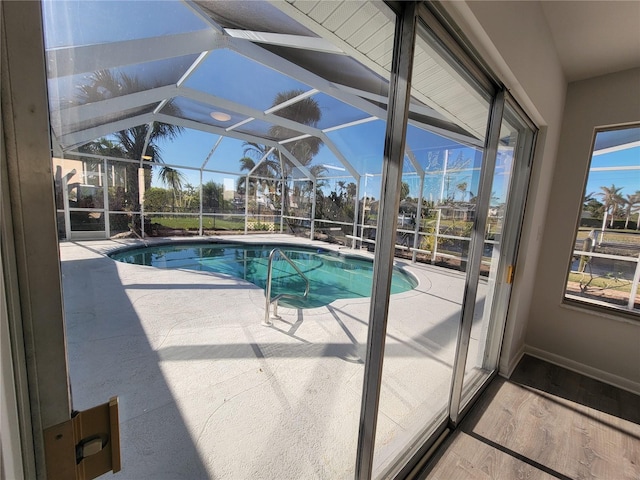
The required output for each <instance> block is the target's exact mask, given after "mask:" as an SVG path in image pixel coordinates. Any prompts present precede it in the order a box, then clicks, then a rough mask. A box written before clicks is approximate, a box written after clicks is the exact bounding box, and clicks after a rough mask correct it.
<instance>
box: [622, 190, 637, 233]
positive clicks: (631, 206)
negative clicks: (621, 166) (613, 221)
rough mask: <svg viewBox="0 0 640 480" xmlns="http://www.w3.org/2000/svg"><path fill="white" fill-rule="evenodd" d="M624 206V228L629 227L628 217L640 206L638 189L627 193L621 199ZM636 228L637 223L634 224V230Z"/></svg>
mask: <svg viewBox="0 0 640 480" xmlns="http://www.w3.org/2000/svg"><path fill="white" fill-rule="evenodd" d="M623 202H624V206H625V213H626V219H625V222H624V229H625V230H626V229H627V228H628V227H629V218H631V214H632V213H635V212H636V211H638V207H639V206H640V190H636V193H634V194H632V195H627V196H626V198H625V199H624V200H623ZM637 229H638V225H637V224H636V230H637Z"/></svg>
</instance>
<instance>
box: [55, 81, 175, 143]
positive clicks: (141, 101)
mask: <svg viewBox="0 0 640 480" xmlns="http://www.w3.org/2000/svg"><path fill="white" fill-rule="evenodd" d="M177 94H178V89H177V88H176V86H175V85H167V86H165V87H158V88H153V89H151V90H145V91H142V92H137V93H131V94H129V95H122V96H120V97H114V98H109V99H106V100H101V101H99V102H93V103H87V104H84V105H78V106H75V107H69V108H65V109H62V110H57V111H55V112H52V113H51V115H52V118H54V119H55V118H56V117H57V118H58V119H59V120H60V121H61V122H62V125H65V124H70V123H71V124H73V123H78V124H81V123H83V122H87V121H90V120H93V119H96V118H100V117H105V116H108V115H114V114H117V113H120V112H123V111H125V110H129V109H132V108H137V107H143V106H145V105H152V104H154V103H160V102H162V101H163V100H168V99H171V98H173V97H175V96H176V95H177ZM54 121H55V120H54ZM60 128H61V126H60V125H58V126H57V128H55V130H57V131H58V132H60V134H61V135H67V134H69V133H71V132H68V131H60Z"/></svg>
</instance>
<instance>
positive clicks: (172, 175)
mask: <svg viewBox="0 0 640 480" xmlns="http://www.w3.org/2000/svg"><path fill="white" fill-rule="evenodd" d="M159 177H160V181H161V182H162V183H164V185H165V186H167V187H168V188H169V189H170V190H171V191H172V193H173V195H172V197H171V211H172V212H173V211H175V207H176V201H177V200H179V197H180V195H181V194H182V185H183V183H184V181H185V177H184V175H183V174H182V173H181V172H179V171H178V170H176V169H174V168H171V167H162V169H161V170H160V174H159ZM178 204H179V202H178Z"/></svg>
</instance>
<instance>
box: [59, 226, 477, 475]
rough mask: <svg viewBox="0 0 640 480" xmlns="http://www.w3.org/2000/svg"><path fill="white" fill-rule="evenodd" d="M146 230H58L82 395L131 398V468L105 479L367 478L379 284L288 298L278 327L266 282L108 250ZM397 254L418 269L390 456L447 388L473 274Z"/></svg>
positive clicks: (256, 238)
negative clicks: (363, 424) (366, 382)
mask: <svg viewBox="0 0 640 480" xmlns="http://www.w3.org/2000/svg"><path fill="white" fill-rule="evenodd" d="M163 240H166V239H163ZM185 240H187V239H179V240H177V239H176V240H175V241H185ZM192 240H193V239H192ZM212 240H215V241H223V240H229V241H238V240H241V241H245V242H251V243H262V242H274V243H295V244H304V245H315V246H322V247H323V248H327V249H336V250H337V249H340V250H345V251H346V253H349V254H354V253H356V254H362V255H363V256H369V257H371V255H370V254H367V253H364V252H360V251H356V250H351V249H345V248H344V247H340V248H339V247H338V246H336V245H328V244H325V243H322V242H311V241H309V240H304V239H300V238H295V237H291V236H287V235H251V236H240V237H239V236H228V237H225V236H216V237H212ZM149 243H150V244H153V243H154V241H149ZM138 244H142V242H140V241H136V240H102V241H82V242H63V243H61V244H60V253H61V265H62V275H63V292H64V304H65V315H66V326H67V344H68V357H69V372H70V377H71V386H72V393H73V408H74V409H76V410H84V409H87V408H90V407H92V406H94V405H97V404H99V403H103V402H105V401H107V400H108V399H109V397H111V396H114V395H117V396H118V397H119V400H120V422H121V447H122V465H123V469H122V471H121V472H120V473H118V474H116V475H115V476H112V475H111V474H107V475H106V476H105V478H114V479H135V480H141V479H182V478H184V479H207V478H216V479H217V478H220V479H224V478H227V479H242V478H251V479H259V478H264V479H275V478H278V479H285V478H305V479H308V478H327V479H337V478H353V470H354V464H355V452H356V444H357V433H358V421H359V414H360V398H361V389H362V375H363V371H364V363H363V360H362V359H363V358H365V350H366V340H367V324H368V315H369V303H370V299H368V298H366V299H350V300H338V301H335V302H333V303H332V304H330V305H328V306H326V307H319V308H314V309H305V310H298V309H288V308H284V307H282V306H281V307H280V308H279V313H280V315H281V317H282V319H281V320H275V321H274V324H273V325H272V326H270V327H265V326H263V325H262V324H261V322H262V320H263V319H264V303H265V300H264V292H263V290H262V289H260V288H258V287H256V286H254V285H253V284H250V283H247V282H244V281H242V280H240V279H237V278H232V277H229V276H225V275H217V274H212V273H203V272H194V271H186V270H162V269H158V268H154V267H146V266H139V265H130V264H124V263H120V262H115V261H113V260H111V259H110V258H109V257H107V256H106V255H105V253H106V252H109V251H112V250H114V249H116V248H119V247H124V246H129V245H138ZM397 263H398V264H400V265H402V266H404V267H405V268H406V269H407V270H408V271H410V272H411V273H413V274H414V275H415V276H416V278H417V279H418V280H419V282H420V283H419V285H418V287H417V288H416V289H414V290H411V291H409V292H404V293H401V294H396V295H393V296H392V298H391V307H390V313H389V322H388V331H387V346H386V354H385V355H386V356H385V365H384V374H383V389H382V393H381V400H380V417H379V421H378V434H377V439H376V459H375V463H376V464H380V463H385V461H386V459H387V457H389V456H393V455H395V453H396V451H397V448H399V447H398V446H399V445H402V444H405V443H407V442H408V441H409V440H410V439H411V438H412V437H413V436H414V435H415V434H416V433H417V431H418V427H420V426H425V427H426V426H427V423H428V422H429V421H430V419H431V418H432V416H433V415H435V414H437V413H438V412H440V411H441V410H442V409H443V408H444V407H445V404H446V402H447V401H448V396H449V388H450V375H451V369H452V363H453V356H454V351H455V339H456V335H457V328H458V321H459V320H458V316H459V309H460V303H461V300H462V288H463V287H464V275H463V274H462V273H461V272H456V271H452V270H447V269H443V268H439V267H434V266H431V265H422V264H417V265H412V264H410V263H409V262H406V263H405V262H403V261H399V262H397ZM480 310H481V308H480ZM479 335H480V334H479V332H475V333H472V337H474V338H475V339H476V340H475V341H473V340H472V351H471V352H470V354H469V355H470V357H472V356H473V355H476V351H477V343H478V342H477V337H478V336H479Z"/></svg>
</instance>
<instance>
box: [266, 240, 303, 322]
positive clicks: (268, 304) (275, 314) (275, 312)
mask: <svg viewBox="0 0 640 480" xmlns="http://www.w3.org/2000/svg"><path fill="white" fill-rule="evenodd" d="M276 254H278V255H279V256H280V257H281V258H283V259H284V260H286V261H287V262H289V265H291V266H292V267H293V268H294V270H295V271H296V272H297V273H298V275H300V276H301V277H302V278H303V279H304V281H305V283H306V287H305V289H304V294H303V295H302V296H300V295H294V294H291V293H281V294H279V295H276V296H275V297H273V298H271V277H272V274H273V259H274V258H275V256H276ZM308 295H309V279H308V278H307V277H306V275H305V274H304V273H302V271H301V270H300V269H299V268H298V266H297V265H296V264H295V263H293V262H292V261H291V259H290V258H289V257H287V256H286V255H285V254H284V252H283V251H282V250H280V249H279V248H274V249H273V250H271V253H270V254H269V263H268V265H267V285H266V286H265V289H264V296H265V301H266V304H265V309H264V322H262V324H263V325H271V318H280V317H279V316H278V300H280V299H281V298H283V297H287V298H307V296H308ZM272 303H273V315H272V316H270V315H269V310H270V307H271V304H272Z"/></svg>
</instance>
